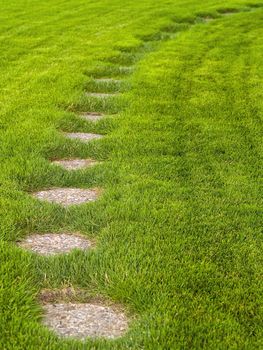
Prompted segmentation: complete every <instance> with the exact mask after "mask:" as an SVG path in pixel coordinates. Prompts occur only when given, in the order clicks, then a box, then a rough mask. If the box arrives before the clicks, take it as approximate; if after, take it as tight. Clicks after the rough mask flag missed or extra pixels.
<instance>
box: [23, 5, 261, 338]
mask: <svg viewBox="0 0 263 350" xmlns="http://www.w3.org/2000/svg"><path fill="white" fill-rule="evenodd" d="M251 10H256V7H252V6H251V7H247V9H246V11H251ZM237 12H238V11H237V10H232V11H231V10H228V11H225V12H224V11H222V10H221V11H220V10H219V11H218V15H219V16H228V15H232V14H235V13H237ZM214 19H216V18H213V17H211V16H209V15H203V16H197V17H196V19H195V21H194V22H193V23H189V22H187V21H186V22H180V23H174V26H173V25H171V27H166V28H164V29H163V31H160V32H159V33H156V34H155V35H153V36H151V37H150V38H144V43H143V45H142V46H141V47H140V48H139V49H138V50H139V51H140V50H142V52H143V51H144V50H145V47H146V45H147V44H149V42H158V41H159V42H161V41H163V40H168V39H171V38H173V37H174V36H175V35H177V31H178V27H177V25H178V24H179V25H186V28H185V29H184V30H187V29H189V28H191V27H192V26H193V25H195V24H200V23H202V22H203V23H208V22H211V21H213V20H214ZM139 51H138V52H139ZM145 51H146V50H145ZM147 52H149V50H147ZM139 53H140V52H139ZM140 57H141V56H140ZM116 71H118V72H119V74H120V75H122V74H125V75H127V74H131V73H132V71H133V66H132V65H131V66H127V67H125V66H121V67H118V69H117V70H116ZM94 81H95V82H96V84H97V86H100V87H101V88H103V87H104V86H105V84H106V86H107V89H106V90H107V91H106V92H86V93H85V95H86V96H87V98H91V99H96V100H100V101H102V102H105V100H108V99H112V98H116V97H118V96H119V95H120V87H121V85H122V80H120V79H119V78H112V77H110V78H109V77H107V76H103V77H100V78H98V79H94ZM109 86H111V87H112V88H113V89H112V90H114V91H115V92H108V90H109ZM79 117H80V118H82V119H84V120H87V121H91V122H97V121H99V120H101V119H103V118H104V117H105V116H104V114H102V113H100V112H97V111H87V112H85V113H81V114H80V115H79ZM64 136H65V137H66V138H69V139H73V140H79V141H81V142H84V143H88V142H96V140H99V139H101V138H102V137H103V135H98V134H92V133H81V132H78V133H64ZM52 163H53V164H54V165H55V166H60V167H63V168H64V169H66V170H67V171H77V170H80V169H83V168H87V167H92V166H95V165H96V164H98V162H97V161H96V160H94V159H62V160H55V161H53V162H52ZM100 194H101V190H100V189H97V188H92V189H80V188H53V189H47V190H42V191H39V192H36V193H33V196H34V197H35V198H37V199H39V200H42V201H48V202H52V203H56V204H59V205H61V206H64V207H68V206H71V205H81V204H83V203H87V202H93V201H95V200H97V199H98V197H99V196H100ZM18 245H19V246H20V247H21V248H23V249H26V250H31V251H32V252H34V253H37V254H40V255H43V256H47V257H49V256H54V255H57V254H66V253H69V252H70V251H72V250H73V249H79V250H87V249H91V248H92V247H93V245H94V244H93V243H92V242H90V241H89V240H87V239H86V238H85V237H83V236H81V235H79V234H75V233H68V232H64V233H46V234H36V233H34V234H32V235H30V236H28V237H26V238H25V239H24V240H23V241H21V242H18ZM83 293H84V292H83V291H81V290H73V289H69V290H66V291H65V290H44V291H42V292H41V293H40V300H41V301H42V304H43V309H44V312H45V317H44V320H43V324H44V325H46V326H47V327H49V328H50V329H52V330H53V331H54V332H55V333H56V334H57V335H58V336H62V337H75V338H78V339H81V340H84V339H85V338H86V337H91V338H97V337H103V338H109V339H113V338H117V337H120V336H122V335H123V334H124V333H125V332H126V331H127V330H128V325H129V320H128V318H127V316H126V315H125V312H124V311H123V309H122V308H120V307H117V306H114V305H108V304H105V302H102V301H101V300H99V299H98V300H94V301H93V302H89V303H87V302H85V300H83V302H79V300H80V299H85V298H82V297H80V295H82V294H83ZM77 301H78V302H77Z"/></svg>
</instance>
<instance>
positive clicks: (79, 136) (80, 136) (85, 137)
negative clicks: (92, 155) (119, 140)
mask: <svg viewBox="0 0 263 350" xmlns="http://www.w3.org/2000/svg"><path fill="white" fill-rule="evenodd" d="M64 135H65V136H66V137H68V138H70V139H76V140H80V141H82V142H85V143H87V142H89V141H92V140H98V139H101V138H102V137H103V135H98V134H90V133H84V132H73V133H65V134H64Z"/></svg>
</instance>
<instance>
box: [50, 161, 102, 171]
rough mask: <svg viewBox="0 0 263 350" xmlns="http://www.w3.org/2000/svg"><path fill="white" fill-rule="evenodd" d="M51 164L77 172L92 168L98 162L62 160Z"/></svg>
mask: <svg viewBox="0 0 263 350" xmlns="http://www.w3.org/2000/svg"><path fill="white" fill-rule="evenodd" d="M52 164H55V165H59V166H61V167H62V168H64V169H66V170H79V169H84V168H88V167H92V166H94V165H96V164H98V162H96V161H95V160H93V159H62V160H54V161H53V162H52Z"/></svg>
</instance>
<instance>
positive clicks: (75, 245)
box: [18, 233, 91, 256]
mask: <svg viewBox="0 0 263 350" xmlns="http://www.w3.org/2000/svg"><path fill="white" fill-rule="evenodd" d="M18 246H20V247H21V248H24V249H26V250H31V251H32V252H35V253H37V254H40V255H46V256H48V255H56V254H66V253H69V252H70V251H71V250H73V249H80V250H86V249H89V248H90V247H91V242H90V241H88V240H87V239H85V238H84V237H82V236H80V235H74V234H69V233H46V234H33V235H30V236H28V237H26V238H25V239H24V240H23V241H21V242H18Z"/></svg>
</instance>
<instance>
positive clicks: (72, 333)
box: [43, 303, 128, 340]
mask: <svg viewBox="0 0 263 350" xmlns="http://www.w3.org/2000/svg"><path fill="white" fill-rule="evenodd" d="M43 308H44V312H45V317H44V320H43V323H44V325H46V326H47V327H49V328H50V329H52V330H53V331H54V332H55V333H56V334H57V335H59V336H61V337H74V338H78V339H81V340H84V339H85V338H86V337H91V338H99V337H102V338H109V339H113V338H117V337H120V336H122V335H123V334H124V333H125V331H126V330H127V329H128V321H127V318H126V316H125V315H124V313H123V312H121V311H117V310H114V309H113V308H112V307H109V306H103V305H100V304H99V305H97V304H93V303H85V304H84V303H81V304H77V303H52V304H45V305H43Z"/></svg>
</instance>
